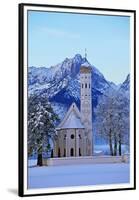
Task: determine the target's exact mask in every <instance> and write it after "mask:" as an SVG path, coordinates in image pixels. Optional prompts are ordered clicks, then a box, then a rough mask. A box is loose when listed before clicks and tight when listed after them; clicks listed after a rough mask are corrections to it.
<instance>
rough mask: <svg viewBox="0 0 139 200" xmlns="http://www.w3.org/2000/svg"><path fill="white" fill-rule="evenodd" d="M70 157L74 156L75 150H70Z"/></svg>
mask: <svg viewBox="0 0 139 200" xmlns="http://www.w3.org/2000/svg"><path fill="white" fill-rule="evenodd" d="M70 156H74V149H73V148H71V149H70Z"/></svg>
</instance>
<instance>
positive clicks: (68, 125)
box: [57, 103, 85, 129]
mask: <svg viewBox="0 0 139 200" xmlns="http://www.w3.org/2000/svg"><path fill="white" fill-rule="evenodd" d="M74 128H76V129H82V128H85V127H84V125H83V124H82V122H81V117H80V111H79V110H78V108H77V106H76V104H75V103H73V104H72V105H71V106H70V108H69V110H68V112H67V114H66V115H65V117H64V119H63V120H62V122H61V123H60V124H59V126H58V127H57V129H74Z"/></svg>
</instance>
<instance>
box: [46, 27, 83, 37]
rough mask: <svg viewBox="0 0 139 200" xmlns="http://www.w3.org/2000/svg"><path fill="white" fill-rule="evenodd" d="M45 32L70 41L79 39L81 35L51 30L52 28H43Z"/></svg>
mask: <svg viewBox="0 0 139 200" xmlns="http://www.w3.org/2000/svg"><path fill="white" fill-rule="evenodd" d="M43 31H45V32H46V34H49V35H52V36H56V37H66V38H69V39H79V38H80V35H79V34H77V33H73V32H68V31H65V30H60V29H55V28H50V27H45V28H43Z"/></svg>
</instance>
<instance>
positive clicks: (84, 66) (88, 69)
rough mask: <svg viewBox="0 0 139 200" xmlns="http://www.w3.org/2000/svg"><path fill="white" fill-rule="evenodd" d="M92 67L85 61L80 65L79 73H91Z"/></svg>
mask: <svg viewBox="0 0 139 200" xmlns="http://www.w3.org/2000/svg"><path fill="white" fill-rule="evenodd" d="M91 70H92V67H91V64H90V63H89V62H88V60H87V59H85V62H84V63H82V64H81V68H80V72H81V73H88V72H89V73H91Z"/></svg>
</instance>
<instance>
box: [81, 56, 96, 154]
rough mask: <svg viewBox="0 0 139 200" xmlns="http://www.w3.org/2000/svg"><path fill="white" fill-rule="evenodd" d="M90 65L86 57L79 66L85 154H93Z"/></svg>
mask: <svg viewBox="0 0 139 200" xmlns="http://www.w3.org/2000/svg"><path fill="white" fill-rule="evenodd" d="M91 72H92V67H91V65H90V64H89V62H88V61H87V59H86V54H85V62H84V63H83V64H82V65H81V67H80V84H81V97H80V98H81V121H82V123H83V124H84V126H85V134H86V144H87V145H86V148H87V151H86V152H87V156H92V155H93V133H92V78H91V74H92V73H91Z"/></svg>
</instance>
